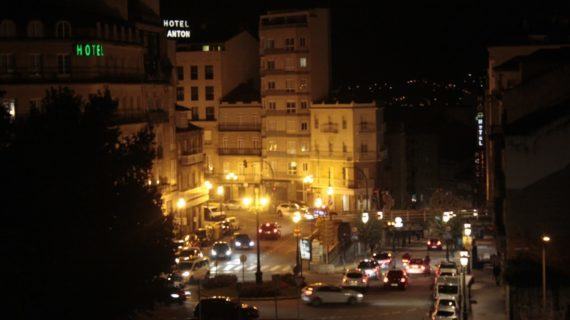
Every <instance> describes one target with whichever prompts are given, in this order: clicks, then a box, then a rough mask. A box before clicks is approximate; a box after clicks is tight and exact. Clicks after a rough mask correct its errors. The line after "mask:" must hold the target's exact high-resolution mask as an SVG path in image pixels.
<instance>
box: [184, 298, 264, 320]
mask: <svg viewBox="0 0 570 320" xmlns="http://www.w3.org/2000/svg"><path fill="white" fill-rule="evenodd" d="M194 318H196V319H202V320H214V319H215V320H218V319H220V320H221V319H223V320H254V319H257V318H259V310H257V308H256V307H254V306H250V305H247V304H244V303H242V304H239V303H237V302H233V301H231V300H230V298H228V297H222V296H214V297H211V298H206V299H202V300H200V302H199V303H198V304H197V305H196V307H195V308H194Z"/></svg>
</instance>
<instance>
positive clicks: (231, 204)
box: [223, 200, 241, 210]
mask: <svg viewBox="0 0 570 320" xmlns="http://www.w3.org/2000/svg"><path fill="white" fill-rule="evenodd" d="M223 206H224V208H225V209H227V210H241V202H239V201H237V200H229V201H227V202H224V204H223Z"/></svg>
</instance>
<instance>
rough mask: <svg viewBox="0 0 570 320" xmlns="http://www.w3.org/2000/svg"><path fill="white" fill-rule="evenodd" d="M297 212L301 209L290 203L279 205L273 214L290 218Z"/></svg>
mask: <svg viewBox="0 0 570 320" xmlns="http://www.w3.org/2000/svg"><path fill="white" fill-rule="evenodd" d="M297 211H299V212H301V209H300V208H299V206H298V205H296V204H294V203H291V202H283V203H280V204H279V205H277V207H276V208H275V213H277V215H278V216H287V217H288V216H292V215H293V214H294V213H295V212H297Z"/></svg>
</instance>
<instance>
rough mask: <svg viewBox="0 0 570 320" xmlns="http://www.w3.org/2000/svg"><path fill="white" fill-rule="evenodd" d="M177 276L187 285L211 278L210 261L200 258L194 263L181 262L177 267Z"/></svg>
mask: <svg viewBox="0 0 570 320" xmlns="http://www.w3.org/2000/svg"><path fill="white" fill-rule="evenodd" d="M176 269H177V270H176V274H177V275H179V276H181V277H182V281H183V282H185V283H188V282H191V281H196V280H201V279H206V278H208V277H210V260H208V259H207V258H199V259H195V260H192V261H180V263H179V264H178V265H177V266H176Z"/></svg>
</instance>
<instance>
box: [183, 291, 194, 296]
mask: <svg viewBox="0 0 570 320" xmlns="http://www.w3.org/2000/svg"><path fill="white" fill-rule="evenodd" d="M184 294H185V295H187V296H190V295H192V291H190V290H184Z"/></svg>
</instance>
